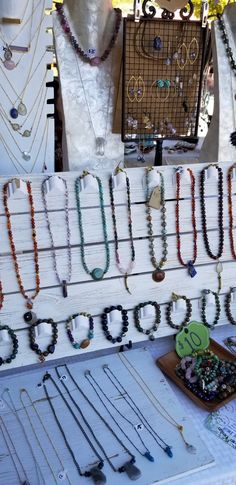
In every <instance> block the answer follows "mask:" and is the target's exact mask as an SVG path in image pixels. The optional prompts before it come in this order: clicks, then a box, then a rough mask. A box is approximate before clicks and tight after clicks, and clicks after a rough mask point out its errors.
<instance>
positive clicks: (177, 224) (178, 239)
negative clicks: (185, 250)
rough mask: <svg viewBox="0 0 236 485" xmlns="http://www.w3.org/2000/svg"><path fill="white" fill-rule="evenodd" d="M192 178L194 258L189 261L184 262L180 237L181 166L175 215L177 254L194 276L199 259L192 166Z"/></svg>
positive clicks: (181, 262) (177, 172)
mask: <svg viewBox="0 0 236 485" xmlns="http://www.w3.org/2000/svg"><path fill="white" fill-rule="evenodd" d="M187 171H188V173H189V175H190V180H191V208H192V226H193V258H192V259H191V260H190V261H188V262H187V263H185V262H184V260H183V258H182V254H181V239H180V222H179V213H180V207H179V205H180V204H179V203H180V179H181V168H178V169H177V170H176V206H175V215H176V236H177V255H178V260H179V262H180V264H182V266H185V267H186V268H187V269H188V273H189V275H190V276H191V278H193V277H194V276H195V275H196V274H197V272H196V270H195V268H194V266H193V265H194V263H195V261H196V259H197V230H196V218H195V176H194V174H193V172H192V170H191V169H190V168H188V169H187Z"/></svg>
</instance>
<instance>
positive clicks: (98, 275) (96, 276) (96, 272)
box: [91, 268, 104, 281]
mask: <svg viewBox="0 0 236 485" xmlns="http://www.w3.org/2000/svg"><path fill="white" fill-rule="evenodd" d="M103 275H104V272H103V270H102V269H101V268H94V269H93V271H92V272H91V276H92V278H93V280H95V281H99V280H102V278H103Z"/></svg>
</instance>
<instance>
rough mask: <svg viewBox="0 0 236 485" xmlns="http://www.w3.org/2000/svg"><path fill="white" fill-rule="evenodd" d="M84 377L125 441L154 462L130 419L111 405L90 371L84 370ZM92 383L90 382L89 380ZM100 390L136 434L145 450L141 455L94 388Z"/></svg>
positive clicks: (107, 398)
mask: <svg viewBox="0 0 236 485" xmlns="http://www.w3.org/2000/svg"><path fill="white" fill-rule="evenodd" d="M84 376H85V378H86V379H87V381H88V382H89V384H90V386H91V387H92V388H93V390H94V392H95V393H96V395H97V397H98V398H99V400H100V402H101V403H102V404H103V406H104V408H105V409H106V411H107V412H108V414H109V416H111V418H112V419H113V421H114V422H115V424H116V426H118V428H119V430H120V431H121V432H122V433H123V435H124V436H125V437H126V439H127V440H128V441H129V442H130V443H131V445H132V446H133V447H134V448H135V449H136V451H137V452H138V453H139V454H140V455H141V456H144V457H145V458H147V459H148V461H151V462H153V461H154V458H153V456H152V455H151V453H150V451H149V449H148V448H147V446H146V445H145V443H144V441H143V439H142V437H141V436H140V434H139V432H138V426H137V425H135V424H134V423H133V422H132V421H131V420H130V419H128V418H127V416H125V415H124V414H123V413H122V412H121V411H120V410H119V409H118V408H117V407H116V406H115V404H114V403H113V401H112V400H111V399H110V398H109V397H108V395H107V394H106V393H105V391H104V390H103V389H102V387H101V386H100V385H99V384H98V382H97V381H96V380H95V379H94V377H93V375H92V373H91V371H90V370H86V371H85V373H84ZM90 379H91V380H92V382H91V380H90ZM95 386H97V388H98V389H99V390H100V393H101V394H102V396H103V397H104V398H105V399H106V400H107V401H108V402H109V404H110V405H111V406H112V407H113V409H115V411H116V412H117V413H118V414H119V415H120V416H121V417H122V418H123V419H124V420H125V421H126V422H127V423H129V424H130V425H131V426H132V428H133V430H134V431H135V433H136V434H137V436H138V438H139V440H140V442H141V443H142V445H143V447H144V449H145V452H144V453H143V452H142V451H140V449H139V448H138V447H137V446H136V445H135V444H134V443H133V441H132V440H131V439H130V438H129V436H128V435H127V434H126V433H125V431H124V429H123V428H122V427H121V426H120V425H119V423H118V422H117V420H116V419H115V418H114V416H113V415H112V413H111V412H110V411H109V409H108V407H107V406H106V404H105V403H104V400H103V399H102V398H101V396H100V394H99V393H98V391H97V389H96V387H95Z"/></svg>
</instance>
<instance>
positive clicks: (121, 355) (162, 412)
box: [118, 352, 197, 454]
mask: <svg viewBox="0 0 236 485" xmlns="http://www.w3.org/2000/svg"><path fill="white" fill-rule="evenodd" d="M118 357H119V359H120V360H121V362H122V363H123V365H124V366H125V368H126V369H127V370H128V372H129V373H130V375H131V376H132V377H133V379H134V380H135V382H136V383H137V384H138V385H139V387H140V388H141V389H142V391H143V392H144V394H145V396H146V397H147V398H148V399H149V402H150V403H151V404H152V405H153V406H154V407H155V409H156V410H157V412H158V413H159V414H160V415H161V416H162V417H163V418H164V419H165V420H166V421H167V422H168V423H169V424H171V425H172V426H174V427H175V428H176V429H177V431H178V432H179V434H180V436H181V438H182V440H183V442H184V444H185V446H186V450H187V451H188V452H189V453H191V454H195V453H196V451H197V450H196V448H195V446H193V445H191V444H190V443H188V442H187V441H186V439H185V437H184V426H183V425H182V424H180V423H178V422H177V421H176V420H175V419H174V418H173V416H171V415H170V413H169V412H168V411H167V410H166V407H164V406H163V404H162V403H161V402H160V401H159V399H158V398H157V397H156V396H155V394H154V393H153V392H152V390H151V389H150V387H149V386H148V385H147V383H146V381H145V380H144V379H143V378H142V376H141V374H140V373H139V372H138V370H137V368H136V367H134V365H133V364H131V362H130V361H129V360H128V358H127V357H126V355H125V354H124V353H123V352H122V353H121V352H120V353H119V354H118Z"/></svg>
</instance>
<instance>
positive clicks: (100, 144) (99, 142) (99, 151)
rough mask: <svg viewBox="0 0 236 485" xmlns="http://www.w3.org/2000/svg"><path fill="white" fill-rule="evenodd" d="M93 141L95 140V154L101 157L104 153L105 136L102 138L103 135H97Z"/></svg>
mask: <svg viewBox="0 0 236 485" xmlns="http://www.w3.org/2000/svg"><path fill="white" fill-rule="evenodd" d="M95 142H96V155H98V156H100V157H103V156H104V154H105V143H106V140H105V138H103V136H97V137H96V140H95Z"/></svg>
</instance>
